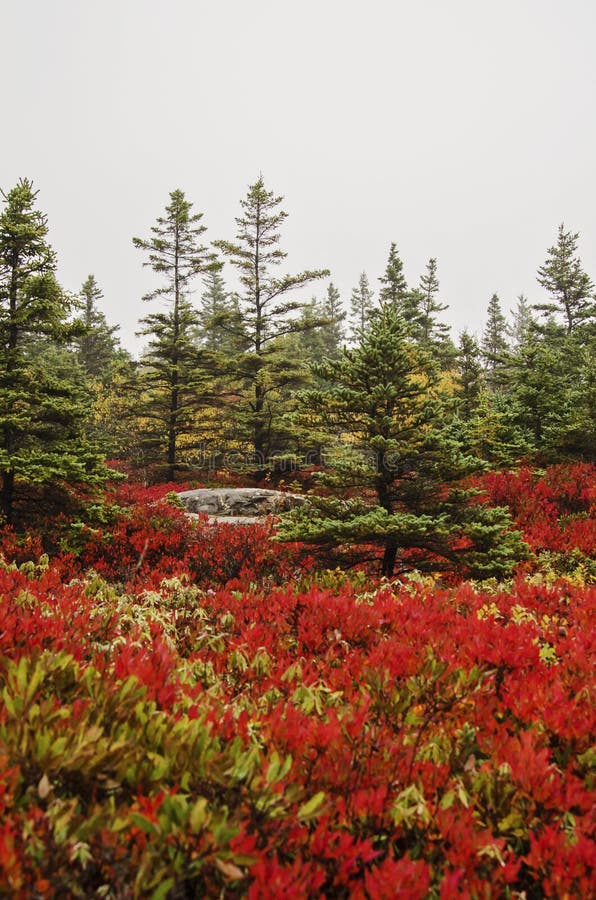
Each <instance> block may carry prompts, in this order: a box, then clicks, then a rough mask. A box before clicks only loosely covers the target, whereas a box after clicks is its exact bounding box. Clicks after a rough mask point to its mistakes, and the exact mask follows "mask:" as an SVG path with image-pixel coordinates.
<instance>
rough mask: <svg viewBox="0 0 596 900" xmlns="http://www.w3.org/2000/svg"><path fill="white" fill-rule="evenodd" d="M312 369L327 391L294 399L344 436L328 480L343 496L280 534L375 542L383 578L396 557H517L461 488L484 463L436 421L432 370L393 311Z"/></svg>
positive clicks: (445, 564)
mask: <svg viewBox="0 0 596 900" xmlns="http://www.w3.org/2000/svg"><path fill="white" fill-rule="evenodd" d="M313 368H314V370H315V373H316V374H317V375H318V376H319V377H320V378H323V379H325V380H326V381H327V384H328V387H327V388H320V389H317V390H313V391H307V392H304V393H303V394H302V395H301V402H302V404H303V405H304V407H305V408H306V409H308V410H310V411H311V412H312V413H317V414H318V416H319V417H320V419H321V420H322V421H324V422H326V423H327V424H328V426H329V427H330V428H331V429H332V430H333V431H334V432H336V433H337V432H340V433H343V434H345V436H346V440H345V442H344V444H343V445H342V446H341V447H340V448H338V451H337V458H336V461H335V471H334V474H333V476H332V477H331V478H329V479H328V482H329V483H332V484H334V485H335V487H336V490H339V491H340V498H322V497H321V498H318V499H317V500H316V501H315V500H313V501H312V502H311V503H309V504H308V505H305V506H304V507H300V508H298V509H296V510H294V511H292V512H291V513H289V514H287V516H285V517H284V519H283V522H282V526H281V529H280V532H279V536H280V538H281V539H283V540H300V541H305V542H308V543H315V544H322V545H324V546H328V547H338V546H340V547H342V546H354V545H370V544H375V545H377V546H381V548H382V550H383V556H382V564H381V572H382V574H383V575H385V576H387V577H391V576H392V575H393V572H394V568H395V564H396V561H397V559H398V558H399V560H400V567H401V568H402V569H403V568H405V567H407V566H408V565H415V566H417V567H418V566H421V567H429V568H433V567H438V568H450V567H456V568H458V567H462V568H464V569H467V570H468V571H469V572H470V573H472V574H474V575H488V574H491V573H492V574H503V573H504V572H507V571H510V569H511V567H512V565H513V563H514V561H515V559H517V558H518V557H519V555H520V554H522V553H523V547H522V543H521V539H520V536H519V534H517V533H513V532H510V531H508V526H509V524H510V522H509V519H508V516H507V514H506V512H505V511H504V510H502V509H491V508H488V507H486V506H482V505H478V504H476V503H474V500H473V498H474V496H475V492H474V491H469V490H466V489H464V488H463V487H462V484H461V481H462V479H463V478H464V477H465V476H466V475H469V474H470V473H472V472H474V471H478V470H480V469H482V468H483V464H482V463H481V462H480V461H479V460H478V459H475V458H473V457H470V456H466V455H464V454H463V453H462V452H461V451H460V448H459V446H458V445H457V443H456V442H455V441H454V440H453V439H452V438H451V437H450V435H449V434H448V432H447V430H446V429H445V428H444V427H443V422H444V420H445V418H446V410H445V405H444V402H443V401H442V400H441V398H440V397H439V396H438V394H437V392H436V390H435V379H436V375H435V368H434V366H433V364H432V361H431V360H430V359H429V358H428V356H427V355H426V354H425V353H424V352H423V351H422V350H420V349H417V348H416V347H414V346H413V345H412V343H411V341H410V340H409V339H408V336H407V331H406V327H405V324H404V322H403V319H402V318H401V317H400V315H399V313H398V312H397V311H396V310H395V308H394V307H393V306H391V305H388V304H387V305H383V306H382V307H381V309H380V311H379V315H378V316H377V317H375V319H374V320H373V322H372V324H371V326H370V328H369V329H368V330H367V331H366V332H365V333H364V335H363V338H362V342H361V344H360V345H359V346H358V347H356V348H353V349H346V350H344V351H343V353H342V355H341V356H340V358H339V359H337V360H328V361H325V362H323V363H321V364H320V365H319V366H315V367H313ZM348 489H357V497H356V499H349V500H348V499H345V492H346V491H347V490H348ZM341 495H344V496H343V497H342V496H341Z"/></svg>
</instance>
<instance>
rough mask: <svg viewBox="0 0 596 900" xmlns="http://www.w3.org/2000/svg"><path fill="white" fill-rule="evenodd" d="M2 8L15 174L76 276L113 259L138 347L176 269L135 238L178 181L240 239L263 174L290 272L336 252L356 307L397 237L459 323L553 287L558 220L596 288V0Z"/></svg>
mask: <svg viewBox="0 0 596 900" xmlns="http://www.w3.org/2000/svg"><path fill="white" fill-rule="evenodd" d="M1 21H2V32H3V39H2V51H1V53H0V79H1V83H2V85H3V95H4V103H3V108H4V112H3V122H2V139H1V141H0V187H1V188H2V189H3V190H4V191H7V190H10V188H11V187H13V186H14V184H16V182H17V181H18V179H19V178H21V177H27V178H29V179H31V180H32V181H33V183H34V186H35V187H36V188H37V189H38V190H39V195H38V207H39V208H40V209H41V210H42V211H43V212H44V213H46V214H47V216H48V223H49V237H50V242H51V243H52V245H53V247H54V249H55V250H56V252H57V254H58V275H59V279H60V281H61V283H62V285H63V286H64V287H65V288H66V289H68V290H69V291H78V290H79V289H80V286H81V285H82V283H83V281H84V280H85V278H86V277H87V276H88V275H89V274H90V273H93V274H94V275H95V278H96V280H97V282H98V284H99V285H100V287H101V288H102V290H103V293H104V300H103V311H104V312H105V314H106V316H107V318H108V320H109V321H110V322H111V323H114V324H116V323H118V324H119V325H120V327H121V332H120V334H121V339H122V342H123V343H124V345H125V346H127V347H128V348H129V349H130V350H132V351H133V352H138V351H139V349H140V348H141V342H140V339H138V338H136V337H135V331H136V330H137V329H138V327H139V326H138V320H139V318H141V317H142V316H143V315H146V314H147V313H148V312H149V311H150V310H149V308H148V305H147V304H146V303H143V302H142V300H141V297H142V295H143V294H144V293H146V292H147V291H148V290H150V289H151V288H152V287H154V286H156V284H157V282H156V281H155V276H154V275H153V273H151V271H150V270H148V269H147V268H143V265H142V263H143V258H144V257H143V254H142V252H141V251H139V250H138V249H136V248H134V247H133V244H132V237H133V236H137V237H142V238H145V237H149V235H150V229H151V226H152V225H154V224H155V220H156V219H157V217H158V216H160V215H162V214H163V212H164V210H165V206H166V204H167V203H168V201H169V194H170V192H171V191H173V190H176V189H181V190H183V191H184V193H185V194H186V197H187V199H188V200H190V201H192V203H193V209H194V211H196V212H202V213H203V216H204V218H203V223H204V224H205V225H206V226H207V231H206V232H205V235H204V239H206V240H207V241H209V240H216V239H222V238H225V239H232V238H233V237H234V235H235V230H236V226H235V221H234V219H235V217H236V216H238V215H239V214H240V205H239V204H240V200H241V199H242V198H243V197H244V196H245V195H246V192H247V189H248V186H249V185H250V184H252V183H254V181H255V180H256V179H257V178H258V176H259V174H260V173H262V175H263V178H264V181H265V185H266V187H267V188H268V189H270V190H273V191H274V192H275V193H276V194H281V195H283V196H284V203H283V208H284V209H285V211H286V212H287V213H288V218H287V220H286V222H285V223H284V227H283V234H282V239H281V247H282V249H284V250H285V251H287V253H288V257H287V259H286V261H285V265H284V267H283V268H282V269H280V272H282V271H283V272H287V273H290V274H291V273H297V272H299V271H302V270H303V269H315V268H328V269H330V270H331V278H332V280H333V282H334V283H335V284H336V286H337V287H338V288H339V290H340V293H341V296H342V299H343V300H344V301H345V302H346V303H347V302H348V300H349V296H350V293H351V290H352V288H353V287H354V286H355V285H356V284H357V282H358V278H359V275H360V273H361V272H362V271H365V272H366V273H367V275H368V277H369V280H370V283H371V285H372V286H373V288H374V287H377V286H378V280H377V279H378V277H379V276H380V275H382V273H383V271H384V268H385V265H386V261H387V256H388V252H389V246H390V244H391V242H395V244H396V245H397V248H398V251H399V254H400V257H401V259H402V260H403V263H404V271H405V274H406V276H407V278H408V281H409V283H410V284H411V285H412V286H415V285H416V284H417V282H418V279H419V277H420V274H421V273H422V272H423V271H424V269H425V266H426V263H427V262H428V259H429V258H430V257H435V258H436V259H437V263H438V275H439V279H440V283H441V292H440V300H441V302H442V303H446V304H448V306H449V309H448V310H447V311H446V312H445V313H444V314H443V315H444V318H445V320H446V321H447V322H448V323H449V324H450V325H451V326H452V329H453V335H454V338H455V339H457V336H458V334H459V332H460V331H461V330H462V329H463V328H468V329H469V330H470V331H472V332H476V333H477V334H481V332H482V329H483V327H484V322H485V318H486V307H487V304H488V301H489V299H490V297H491V296H492V294H493V293H495V292H496V293H497V294H498V295H499V297H500V299H501V303H502V306H503V309H504V311H508V310H510V309H513V308H515V305H516V302H517V297H518V295H519V294H520V293H524V294H525V295H526V296H527V297H528V298H529V300H530V302H543V301H544V299H545V298H544V294H543V292H542V289H541V288H540V287H539V285H538V284H537V282H536V270H537V269H538V267H539V266H540V265H541V264H542V263H543V262H544V260H545V258H546V253H547V250H548V248H549V247H550V246H552V245H553V244H554V243H555V241H556V235H557V229H558V226H559V224H560V223H561V222H564V223H565V227H566V228H567V229H569V230H571V231H573V232H579V233H580V240H579V245H578V246H579V253H580V256H581V259H582V262H583V265H584V269H585V270H586V271H587V272H588V273H589V274H590V275H591V276H592V278H593V279H595V280H596V202H595V198H594V163H595V160H596V117H595V116H594V109H595V106H596V103H595V101H596V54H594V52H593V39H594V34H595V33H596V3H594V2H593V0H565V2H562V0H499V2H498V3H496V2H488V0H418V2H415V0H366V2H363V0H300V2H297V0H293V2H290V0H251V2H248V0H168V2H164V0H51V2H48V0H5V2H4V3H3V4H2V11H1ZM223 275H224V278H225V279H226V281H227V283H228V286H229V287H231V288H233V287H234V286H235V284H234V273H233V271H232V270H231V269H230V267H229V264H226V267H225V268H224V271H223ZM196 289H197V292H198V293H200V289H201V286H200V284H198V283H197V285H196ZM324 293H325V282H319V283H316V284H315V285H314V287H312V288H310V287H309V288H308V289H307V295H308V296H305V297H304V299H305V300H308V299H310V298H311V296H313V295H317V296H319V297H320V298H322V297H323V295H324Z"/></svg>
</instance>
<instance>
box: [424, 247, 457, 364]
mask: <svg viewBox="0 0 596 900" xmlns="http://www.w3.org/2000/svg"><path fill="white" fill-rule="evenodd" d="M439 287H440V285H439V279H438V277H437V261H436V259H434V258H431V259H430V260H429V261H428V264H427V266H426V272H425V273H424V274H423V275H421V276H420V286H419V288H418V295H419V301H418V303H417V309H418V315H417V319H418V322H417V329H416V330H417V337H418V340H419V342H420V343H421V344H422V346H423V347H425V348H426V349H427V350H430V351H431V352H433V353H435V354H437V356H438V358H439V361H440V363H441V365H442V367H443V368H448V367H449V366H450V364H451V363H452V362H453V360H454V358H455V355H456V350H455V347H454V346H453V343H452V341H451V338H450V337H449V326H448V325H445V323H443V322H441V321H440V320H439V319H438V318H437V314H438V313H442V312H444V311H445V310H446V309H449V307H448V305H447V304H446V303H439V300H438V297H437V295H438V293H439Z"/></svg>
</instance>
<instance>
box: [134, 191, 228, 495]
mask: <svg viewBox="0 0 596 900" xmlns="http://www.w3.org/2000/svg"><path fill="white" fill-rule="evenodd" d="M202 218H203V215H202V213H193V212H192V203H191V202H190V201H188V200H187V199H186V197H185V195H184V193H183V192H182V191H181V190H175V191H172V192H171V193H170V203H169V204H168V205H167V206H166V214H165V216H162V217H159V218H158V219H157V224H156V225H154V226H153V227H152V228H151V231H152V237H150V238H149V239H147V240H146V239H141V238H137V237H135V238H133V244H134V246H135V247H137V248H138V249H140V250H143V251H144V252H145V253H146V254H147V259H146V260H145V262H144V263H143V265H145V266H149V267H150V268H151V269H153V271H154V272H156V273H157V274H159V275H163V277H164V283H163V284H162V285H160V286H159V287H157V288H156V289H155V290H153V291H151V292H150V293H148V294H146V295H145V296H144V297H143V300H145V301H154V300H161V301H162V302H163V303H164V305H165V309H164V310H163V311H159V312H154V313H150V314H149V315H147V316H145V317H144V318H143V319H142V320H141V324H142V325H143V328H142V330H141V332H140V333H141V334H143V335H146V336H149V338H150V341H149V345H148V349H147V351H146V353H145V354H144V356H143V359H142V366H141V384H142V389H143V390H142V394H141V397H140V399H139V404H140V405H139V408H138V411H139V412H140V414H141V415H142V416H143V417H144V418H145V420H146V422H147V425H148V427H147V429H146V442H147V449H148V451H149V453H150V455H151V456H152V457H153V458H154V459H155V460H157V461H161V460H163V461H164V462H165V464H166V477H167V478H168V479H170V480H173V479H174V478H175V474H176V469H177V466H178V462H179V460H178V451H179V444H180V439H181V438H182V437H184V436H188V435H189V434H191V433H192V431H193V413H194V412H195V410H196V409H197V407H198V405H199V404H200V403H201V402H202V400H203V399H204V393H205V374H204V372H203V370H202V368H201V366H200V358H199V356H198V354H197V348H196V343H195V334H196V329H197V328H198V327H199V325H200V319H199V316H198V313H197V310H196V309H195V308H194V307H193V305H192V304H191V301H190V290H191V285H192V283H193V281H194V279H195V278H196V277H197V276H198V275H200V274H203V273H205V272H208V271H214V270H217V268H218V267H219V266H220V264H219V263H218V262H217V260H216V258H215V255H214V253H213V252H212V251H210V250H209V249H208V248H207V247H206V246H204V245H203V244H201V236H202V235H203V234H204V232H205V231H206V227H205V225H203V224H202V222H201V220H202Z"/></svg>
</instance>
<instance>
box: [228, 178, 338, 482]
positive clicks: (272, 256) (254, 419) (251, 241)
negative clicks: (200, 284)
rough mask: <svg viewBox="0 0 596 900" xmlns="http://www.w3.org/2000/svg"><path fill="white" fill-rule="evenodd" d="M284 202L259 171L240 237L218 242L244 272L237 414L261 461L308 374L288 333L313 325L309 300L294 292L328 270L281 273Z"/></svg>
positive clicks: (245, 205)
mask: <svg viewBox="0 0 596 900" xmlns="http://www.w3.org/2000/svg"><path fill="white" fill-rule="evenodd" d="M282 201H283V197H281V196H276V195H275V194H274V193H273V192H272V191H268V190H267V189H266V187H265V184H264V181H263V177H262V176H260V177H259V178H258V180H257V181H256V182H255V183H254V184H253V185H251V186H250V187H249V189H248V193H247V196H246V198H245V199H244V200H242V201H241V204H240V205H241V207H242V215H241V216H240V217H239V218H237V219H236V224H237V226H238V231H237V234H236V240H235V241H216V242H215V246H217V247H218V248H219V249H220V250H221V251H222V252H223V254H224V255H225V256H226V257H227V258H228V259H229V261H230V262H231V264H232V265H233V266H234V267H235V268H236V269H237V271H238V274H239V276H240V284H241V290H240V292H239V303H240V312H241V317H242V336H243V338H245V339H246V347H247V349H246V351H245V352H244V353H242V354H240V355H239V356H238V357H237V360H236V364H235V374H236V375H237V376H238V377H239V378H240V379H241V380H242V382H243V389H242V391H241V392H240V393H239V395H238V403H237V404H236V406H235V409H234V413H235V416H236V418H237V421H238V425H239V426H240V425H241V424H242V421H241V420H242V419H243V420H244V423H245V424H246V425H247V427H248V429H249V432H250V439H251V443H252V447H253V451H254V457H255V461H256V462H257V465H259V466H260V465H262V464H263V463H264V461H265V459H266V458H267V457H268V456H269V454H270V452H271V451H272V449H273V435H274V433H275V426H276V422H277V420H278V405H279V404H278V401H279V398H280V397H281V396H283V392H284V391H287V390H288V389H289V388H291V387H292V386H295V385H296V384H298V383H299V382H300V379H301V377H302V375H303V373H304V367H303V365H302V361H301V360H300V359H296V358H295V356H292V353H291V351H292V344H291V342H288V341H284V340H283V338H285V337H286V336H288V335H293V334H298V333H300V332H301V331H304V330H305V329H308V328H311V327H313V325H314V323H313V322H311V321H310V320H309V321H308V322H304V321H300V317H299V316H300V312H301V311H302V310H304V308H305V306H307V302H306V301H304V300H300V299H297V300H293V299H291V298H290V294H291V293H292V292H293V291H295V290H299V289H300V288H304V287H306V286H307V285H309V284H310V283H311V282H312V281H315V280H318V279H319V278H324V277H325V276H327V275H329V272H328V271H327V270H315V271H310V270H308V271H305V272H300V273H299V274H298V275H282V276H281V277H276V275H275V270H276V268H277V267H278V266H279V265H280V264H281V263H282V262H283V261H284V259H285V258H286V256H287V254H286V253H285V252H284V251H283V250H281V248H280V247H279V241H280V236H281V235H280V229H281V226H282V225H283V223H284V221H285V219H286V218H287V213H286V212H284V211H283V210H282V209H281V208H280V205H281V203H282Z"/></svg>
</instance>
